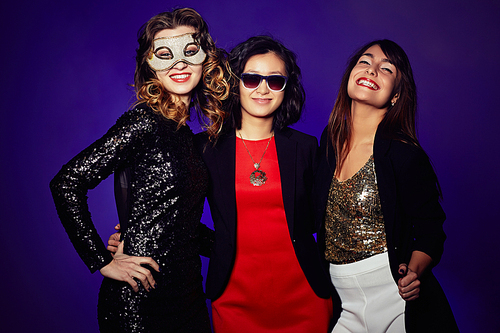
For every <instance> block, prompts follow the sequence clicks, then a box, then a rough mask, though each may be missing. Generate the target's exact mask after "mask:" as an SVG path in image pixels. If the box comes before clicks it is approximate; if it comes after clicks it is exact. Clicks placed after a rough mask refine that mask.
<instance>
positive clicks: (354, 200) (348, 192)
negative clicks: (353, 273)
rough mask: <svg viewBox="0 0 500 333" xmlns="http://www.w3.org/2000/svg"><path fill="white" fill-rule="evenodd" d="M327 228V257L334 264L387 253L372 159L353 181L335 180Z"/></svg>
mask: <svg viewBox="0 0 500 333" xmlns="http://www.w3.org/2000/svg"><path fill="white" fill-rule="evenodd" d="M325 228H326V250H325V257H326V259H327V260H328V261H330V262H331V263H333V264H348V263H352V262H355V261H360V260H363V259H366V258H369V257H371V256H373V255H375V254H379V253H383V252H386V251H387V241H386V236H385V225H384V217H383V215H382V207H381V205H380V197H379V193H378V187H377V177H376V174H375V164H374V160H373V156H371V157H370V158H369V159H368V161H367V162H366V164H365V165H364V166H363V167H362V168H361V169H360V170H359V171H358V172H357V173H356V174H355V175H354V176H352V177H351V178H349V179H347V180H345V181H342V182H341V181H338V180H337V179H336V178H335V176H334V177H333V179H332V183H331V185H330V192H329V194H328V202H327V206H326V217H325Z"/></svg>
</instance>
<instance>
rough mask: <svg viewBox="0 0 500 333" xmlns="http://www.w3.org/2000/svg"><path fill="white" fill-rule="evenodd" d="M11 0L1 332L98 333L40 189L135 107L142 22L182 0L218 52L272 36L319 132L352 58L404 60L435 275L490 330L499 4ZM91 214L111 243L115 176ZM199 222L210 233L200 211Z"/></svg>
mask: <svg viewBox="0 0 500 333" xmlns="http://www.w3.org/2000/svg"><path fill="white" fill-rule="evenodd" d="M11 2H12V3H10V4H5V3H2V4H1V5H0V27H1V34H2V39H1V42H2V49H1V50H2V51H1V55H0V56H1V59H2V64H3V67H2V89H1V96H2V98H1V100H2V110H1V112H2V117H3V118H2V119H3V121H2V122H1V124H0V142H1V143H0V144H1V158H2V162H1V164H0V168H1V169H0V171H1V172H0V175H1V176H0V177H1V181H0V184H1V189H2V190H1V194H0V195H1V196H0V207H1V214H2V217H1V219H2V222H1V225H2V228H4V229H3V230H4V231H3V232H1V233H0V249H1V253H3V256H4V259H3V260H2V263H1V270H2V272H3V273H2V274H1V276H2V278H3V279H4V281H5V283H4V287H3V289H4V291H3V293H2V297H1V301H0V302H1V303H0V305H1V307H2V309H3V312H2V318H3V320H1V321H0V331H3V332H96V331H97V330H98V328H97V319H96V304H97V293H98V288H99V285H100V282H101V276H100V274H99V273H96V274H94V275H91V274H90V273H89V271H88V270H87V268H86V266H85V265H84V264H83V262H82V261H81V260H80V259H79V257H78V256H77V254H76V252H75V250H74V249H73V247H72V245H71V243H70V242H69V240H68V237H67V236H66V234H65V231H64V229H63V227H62V226H61V223H60V221H59V219H58V217H57V215H56V211H55V208H54V205H53V203H52V198H51V196H50V192H49V189H48V183H49V181H50V179H51V178H52V177H53V176H54V175H55V173H56V172H57V171H58V170H59V168H60V167H61V166H62V164H63V163H65V162H67V161H68V160H69V159H70V158H71V157H73V156H74V155H75V154H77V153H78V152H79V151H80V150H82V149H83V148H85V147H86V146H87V145H89V144H90V143H91V142H93V141H94V140H95V139H97V138H98V137H100V136H101V135H102V134H104V133H105V132H106V130H107V129H108V128H109V127H110V126H111V125H112V124H113V123H114V122H115V120H116V118H118V117H119V116H120V115H121V114H122V113H123V112H124V111H125V110H126V109H127V108H128V106H129V105H130V104H131V103H132V102H133V94H132V93H131V89H130V88H129V86H128V84H130V83H132V80H133V72H134V66H135V65H134V50H135V48H136V44H137V42H136V33H137V30H138V29H139V27H140V26H141V25H142V24H143V23H144V22H146V21H147V20H148V19H149V18H150V17H151V16H153V15H154V14H156V13H158V12H160V11H164V10H170V9H172V8H174V7H184V6H189V7H193V8H195V9H196V10H197V11H199V12H200V14H201V15H202V16H203V17H204V18H205V19H206V20H207V22H208V23H209V26H210V31H211V34H212V36H213V37H214V39H215V40H216V41H217V43H218V45H219V46H220V47H224V48H226V49H230V48H231V47H233V46H234V45H236V43H238V42H240V41H242V40H244V39H246V38H248V37H250V36H253V35H257V34H263V33H271V34H272V35H274V36H275V37H277V38H279V39H280V40H282V41H283V42H284V44H285V45H287V46H288V47H289V48H290V49H292V50H293V51H295V52H296V53H297V55H298V59H299V64H300V66H301V68H302V71H303V78H304V85H305V88H306V91H307V102H306V113H305V117H304V119H303V121H301V122H300V123H299V124H297V125H296V126H295V127H296V128H297V129H299V130H302V131H305V132H307V133H310V134H313V135H316V136H319V135H320V133H321V131H322V129H323V127H324V126H325V124H326V122H327V119H328V115H329V112H330V110H331V108H332V106H333V103H334V98H335V96H336V91H337V88H338V83H339V80H340V77H341V75H342V71H343V69H344V67H345V64H346V60H347V58H348V56H349V55H350V54H351V53H352V52H353V51H354V49H355V48H357V47H359V46H360V45H361V44H363V43H365V42H368V41H371V40H373V39H378V38H389V39H392V40H394V41H396V42H398V43H399V44H400V45H401V46H402V47H403V48H404V49H405V50H406V51H407V53H408V55H409V57H410V61H411V63H412V65H413V69H414V72H415V76H416V82H417V87H418V89H419V91H418V93H419V137H420V140H421V143H422V145H423V147H424V148H425V149H426V150H427V152H428V154H429V155H430V156H431V159H432V160H433V163H434V166H435V169H436V172H437V174H438V176H439V179H440V182H441V186H442V188H443V192H444V202H443V206H444V208H445V210H446V212H447V215H448V219H447V222H446V224H445V230H446V232H447V234H448V240H447V242H446V246H445V253H444V256H443V259H442V262H441V264H440V265H439V266H438V267H437V268H436V269H435V274H436V275H437V276H438V278H439V280H440V282H441V284H442V285H443V288H444V289H445V292H446V293H447V295H448V299H449V301H450V303H451V306H452V308H453V311H454V313H455V316H456V318H457V321H458V324H459V327H460V328H461V330H462V331H463V332H494V331H496V330H497V329H498V326H499V325H500V321H499V319H498V315H497V313H498V312H499V310H500V307H499V305H498V304H499V303H498V296H500V295H499V287H498V283H497V281H496V277H497V275H498V273H499V269H498V267H499V266H498V259H494V256H495V254H494V253H495V252H494V251H495V249H497V246H494V245H495V242H496V244H497V245H498V235H499V227H498V216H499V208H498V207H499V204H498V199H497V197H496V195H495V193H496V192H495V190H496V189H498V187H499V185H500V182H499V176H498V171H497V170H496V168H497V167H498V166H499V165H500V160H499V157H498V155H499V149H498V138H499V136H498V130H497V128H496V126H497V124H498V122H499V120H500V119H499V116H498V115H497V112H498V111H499V108H498V102H497V97H498V96H499V95H498V93H497V91H496V90H497V89H496V84H495V82H496V81H497V80H498V77H499V76H500V71H499V68H500V65H499V64H500V61H499V59H498V58H499V54H500V46H499V40H500V36H499V35H500V24H499V19H498V17H499V14H500V5H499V3H498V2H497V1H494V0H491V1H485V0H479V1H475V2H471V1H452V0H446V1H429V0H424V1H409V0H394V1H389V0H382V1H377V2H375V1H364V0H363V1H352V2H351V1H342V2H340V1H317V0H309V1H297V0H290V1H288V2H287V4H286V6H284V5H280V4H279V2H280V1H273V0H263V1H261V0H258V1H253V2H249V1H245V2H242V3H241V4H239V3H237V1H218V2H216V1H204V0H198V1H148V2H146V1H117V0H113V1H81V0H73V1H61V0H56V1H37V2H34V1H33V2H31V1H26V0H21V1H16V2H15V4H14V2H13V1H11ZM146 3H147V4H146ZM283 3H284V2H283ZM485 71H486V72H485ZM193 129H194V130H195V131H198V129H197V126H195V125H194V126H193ZM89 204H90V207H91V211H92V214H93V218H94V222H95V224H96V226H97V228H98V230H99V232H100V233H101V235H102V236H103V238H104V239H107V237H108V235H109V234H110V233H111V232H112V230H113V226H114V224H115V223H116V222H117V216H116V212H115V204H114V200H113V194H112V180H111V179H107V180H105V181H104V182H103V183H102V184H101V185H100V186H99V187H98V188H97V189H95V190H92V191H91V192H90V193H89ZM204 221H205V222H206V223H207V224H208V225H210V226H211V225H212V223H211V221H210V218H209V214H208V208H207V209H206V212H205V214H204ZM204 264H205V269H206V262H205V263H204ZM486 278H487V279H486Z"/></svg>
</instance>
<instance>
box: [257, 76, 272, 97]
mask: <svg viewBox="0 0 500 333" xmlns="http://www.w3.org/2000/svg"><path fill="white" fill-rule="evenodd" d="M257 92H258V93H259V94H261V95H266V94H269V87H268V86H267V80H266V79H262V82H261V83H260V85H259V87H258V88H257Z"/></svg>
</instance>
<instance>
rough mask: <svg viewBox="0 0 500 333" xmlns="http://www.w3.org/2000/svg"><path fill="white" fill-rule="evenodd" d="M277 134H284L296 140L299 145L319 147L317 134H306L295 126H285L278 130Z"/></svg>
mask: <svg viewBox="0 0 500 333" xmlns="http://www.w3.org/2000/svg"><path fill="white" fill-rule="evenodd" d="M276 134H278V135H284V136H285V137H287V138H288V139H289V140H293V141H296V142H297V143H298V144H299V145H303V146H313V147H315V148H317V147H318V139H316V137H315V136H313V135H310V134H306V133H304V132H301V131H298V130H296V129H293V128H289V127H285V128H283V129H281V130H276Z"/></svg>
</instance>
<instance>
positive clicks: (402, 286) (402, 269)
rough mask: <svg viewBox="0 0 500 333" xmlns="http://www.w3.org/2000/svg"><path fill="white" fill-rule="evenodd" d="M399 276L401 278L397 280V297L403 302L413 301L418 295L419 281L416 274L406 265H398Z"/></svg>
mask: <svg viewBox="0 0 500 333" xmlns="http://www.w3.org/2000/svg"><path fill="white" fill-rule="evenodd" d="M399 274H400V275H401V278H400V279H399V280H398V289H399V295H400V296H401V298H403V299H404V300H405V301H413V300H415V299H417V298H418V296H419V294H420V280H419V279H418V275H417V273H415V272H414V271H412V270H411V269H410V268H409V267H408V266H407V265H406V264H400V265H399Z"/></svg>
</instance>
